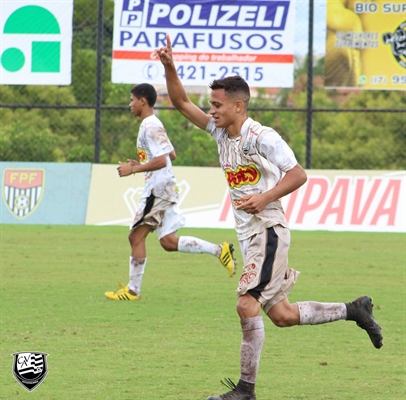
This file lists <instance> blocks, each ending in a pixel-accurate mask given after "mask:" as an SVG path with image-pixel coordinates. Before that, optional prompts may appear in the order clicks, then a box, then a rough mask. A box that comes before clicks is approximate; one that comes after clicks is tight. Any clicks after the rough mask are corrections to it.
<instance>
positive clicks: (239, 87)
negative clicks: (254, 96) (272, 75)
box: [209, 75, 251, 106]
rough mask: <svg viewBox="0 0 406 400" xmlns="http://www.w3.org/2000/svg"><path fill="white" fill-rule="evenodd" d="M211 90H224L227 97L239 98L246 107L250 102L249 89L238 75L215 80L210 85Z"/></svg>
mask: <svg viewBox="0 0 406 400" xmlns="http://www.w3.org/2000/svg"><path fill="white" fill-rule="evenodd" d="M209 88H210V89H211V90H218V89H224V91H225V93H226V94H227V95H228V96H229V97H239V98H240V99H241V100H242V101H244V103H245V105H246V106H248V103H249V101H250V97H251V94H250V88H249V86H248V83H247V82H246V81H245V80H244V79H243V78H241V76H239V75H235V76H228V77H227V78H223V79H215V80H214V81H213V82H212V83H211V84H210V85H209Z"/></svg>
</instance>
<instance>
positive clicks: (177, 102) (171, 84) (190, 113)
mask: <svg viewBox="0 0 406 400" xmlns="http://www.w3.org/2000/svg"><path fill="white" fill-rule="evenodd" d="M166 42H167V45H166V47H161V48H160V49H157V50H155V54H156V55H157V56H158V57H159V59H160V60H161V63H162V64H163V66H164V68H165V76H166V86H167V89H168V94H169V97H170V99H171V101H172V104H173V105H174V106H175V107H176V108H177V109H178V110H179V111H180V112H181V113H182V114H183V115H184V116H185V117H186V118H187V119H188V120H189V121H191V122H192V123H193V124H195V125H196V126H198V127H199V128H201V129H206V126H207V123H208V122H209V120H210V115H208V114H206V113H205V112H204V111H202V110H201V109H200V108H199V107H197V106H196V105H195V104H193V103H192V102H191V101H190V99H189V97H188V96H187V94H186V91H185V89H184V87H183V85H182V82H181V81H180V79H179V77H178V74H177V72H176V67H175V64H174V62H173V57H172V44H171V39H170V37H169V35H168V34H167V35H166Z"/></svg>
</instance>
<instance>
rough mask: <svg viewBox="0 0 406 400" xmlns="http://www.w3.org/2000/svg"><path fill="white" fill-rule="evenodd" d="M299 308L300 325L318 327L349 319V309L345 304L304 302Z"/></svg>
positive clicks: (299, 304)
mask: <svg viewBox="0 0 406 400" xmlns="http://www.w3.org/2000/svg"><path fill="white" fill-rule="evenodd" d="M297 305H298V306H299V314H300V323H299V324H300V325H318V324H325V323H327V322H333V321H338V320H339V319H346V318H347V308H346V306H345V304H344V303H318V302H316V301H304V302H300V303H297Z"/></svg>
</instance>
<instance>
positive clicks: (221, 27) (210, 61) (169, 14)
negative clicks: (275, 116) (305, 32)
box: [112, 0, 296, 87]
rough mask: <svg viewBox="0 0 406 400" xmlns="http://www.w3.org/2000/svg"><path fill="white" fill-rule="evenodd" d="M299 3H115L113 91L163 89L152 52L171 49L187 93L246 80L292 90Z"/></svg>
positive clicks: (246, 0)
mask: <svg viewBox="0 0 406 400" xmlns="http://www.w3.org/2000/svg"><path fill="white" fill-rule="evenodd" d="M295 1H296V0H223V1H221V2H219V1H217V0H116V1H115V10H114V37H113V57H112V60H113V63H112V81H113V83H131V84H136V83H142V82H149V83H151V84H157V85H164V84H165V75H164V69H163V66H162V65H161V63H160V61H159V59H157V57H155V55H154V50H155V49H157V48H160V47H162V46H165V45H166V34H169V35H170V37H171V41H172V48H173V59H174V61H175V64H176V67H177V72H178V75H179V77H180V78H181V80H182V83H183V84H184V85H186V86H187V85H189V86H190V85H193V86H207V84H208V83H209V82H210V81H212V80H213V79H219V78H224V77H226V76H229V75H240V76H242V77H243V78H244V79H245V80H246V81H247V82H248V84H249V85H250V86H251V87H292V86H293V70H294V65H293V54H294V33H295Z"/></svg>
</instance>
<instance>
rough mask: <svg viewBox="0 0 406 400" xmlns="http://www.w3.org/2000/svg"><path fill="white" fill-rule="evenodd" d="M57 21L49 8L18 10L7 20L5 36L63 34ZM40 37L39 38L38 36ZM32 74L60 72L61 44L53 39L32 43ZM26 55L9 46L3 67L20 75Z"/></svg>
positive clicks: (31, 7) (34, 7) (3, 59)
mask: <svg viewBox="0 0 406 400" xmlns="http://www.w3.org/2000/svg"><path fill="white" fill-rule="evenodd" d="M60 33H61V29H60V26H59V23H58V20H57V19H56V18H55V17H54V15H53V14H52V13H51V12H50V11H48V10H47V9H45V8H43V7H39V6H31V5H29V6H25V7H21V8H18V9H17V10H16V11H14V12H13V13H12V14H11V15H10V16H9V17H8V19H7V20H6V22H5V24H4V29H3V34H5V35H24V34H30V35H60ZM38 38H40V36H39V37H38ZM28 58H29V59H31V66H30V71H31V72H48V73H52V72H60V69H61V42H60V41H54V40H52V41H50V40H33V41H32V43H31V54H30V57H28ZM26 60H27V54H24V52H23V51H22V50H21V49H19V48H17V47H10V48H8V49H6V50H5V51H4V52H3V53H2V54H1V64H2V66H3V68H4V69H5V70H7V71H9V72H17V71H19V70H20V69H21V68H23V67H24V65H25V63H26Z"/></svg>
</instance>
